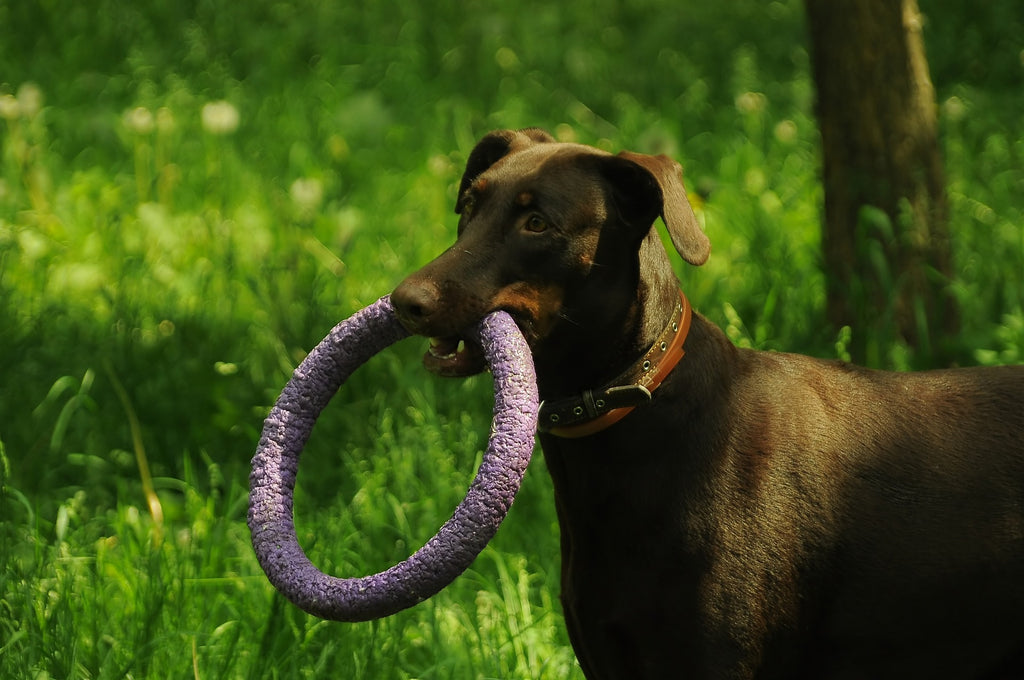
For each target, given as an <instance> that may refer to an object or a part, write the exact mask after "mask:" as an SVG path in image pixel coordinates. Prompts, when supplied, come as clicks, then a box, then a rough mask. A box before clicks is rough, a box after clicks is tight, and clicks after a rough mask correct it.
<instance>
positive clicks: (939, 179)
mask: <svg viewBox="0 0 1024 680" xmlns="http://www.w3.org/2000/svg"><path fill="white" fill-rule="evenodd" d="M805 5H806V9H807V17H808V24H809V29H810V38H811V57H812V69H813V75H814V80H815V85H816V88H817V102H816V103H817V110H816V113H817V117H818V123H819V126H820V130H821V141H822V152H823V180H824V186H825V224H824V230H823V238H822V246H823V251H824V262H825V267H826V281H827V314H828V320H829V321H830V323H831V324H833V326H834V327H835V328H839V327H841V326H851V327H852V329H853V343H852V345H851V348H850V349H851V353H852V354H853V358H854V360H856V361H861V362H866V363H876V364H877V363H885V358H884V356H883V355H882V353H883V350H882V347H883V346H884V344H885V343H890V342H892V341H899V340H903V341H905V342H906V343H907V344H908V345H909V346H910V347H912V348H913V349H914V351H915V355H916V356H915V363H917V364H927V363H932V362H934V361H936V360H938V355H937V352H938V351H939V348H940V347H941V346H942V345H943V344H945V340H947V339H949V338H950V337H952V336H953V334H955V333H956V331H957V328H958V324H959V321H958V316H959V315H958V313H957V309H956V304H955V301H954V299H953V298H952V296H951V295H950V294H949V291H948V283H949V279H950V278H951V275H952V261H951V255H950V243H949V205H948V201H947V198H946V193H945V176H944V171H943V165H942V157H941V153H940V150H939V144H938V132H937V122H936V105H935V92H934V90H933V88H932V83H931V80H930V77H929V74H928V64H927V61H926V59H925V52H924V40H923V38H922V35H921V15H920V12H919V10H918V7H917V2H916V0H805Z"/></svg>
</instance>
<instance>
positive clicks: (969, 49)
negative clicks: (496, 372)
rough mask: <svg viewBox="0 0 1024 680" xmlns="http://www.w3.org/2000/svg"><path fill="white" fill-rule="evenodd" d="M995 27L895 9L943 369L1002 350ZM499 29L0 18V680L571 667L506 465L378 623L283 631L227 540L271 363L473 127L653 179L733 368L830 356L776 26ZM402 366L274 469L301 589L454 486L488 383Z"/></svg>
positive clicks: (790, 60) (678, 15)
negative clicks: (295, 464) (749, 355)
mask: <svg viewBox="0 0 1024 680" xmlns="http://www.w3.org/2000/svg"><path fill="white" fill-rule="evenodd" d="M1015 3H1016V0H1004V1H1002V2H991V3H987V4H986V5H985V7H984V8H981V9H979V8H978V7H977V6H976V4H970V3H966V2H960V1H959V0H958V1H953V0H934V1H929V0H921V5H922V8H923V9H924V10H925V12H926V13H928V16H929V23H928V25H927V30H926V39H927V40H928V44H929V50H930V58H931V61H932V69H933V78H934V80H935V83H936V86H937V90H938V93H939V105H940V108H941V114H942V126H943V127H942V129H943V145H944V149H945V155H946V161H947V170H948V175H949V191H950V196H951V200H952V206H953V219H954V224H953V231H954V238H955V250H956V263H957V271H958V277H957V279H956V280H955V281H954V282H952V284H951V285H953V286H954V290H955V291H956V292H957V295H958V298H959V299H960V300H961V302H962V305H963V319H964V322H963V328H964V330H963V333H962V337H961V338H960V339H959V341H960V342H959V347H960V357H961V359H960V361H961V363H964V364H969V363H1005V362H1021V361H1024V229H1022V225H1024V214H1022V213H1024V201H1022V200H1021V196H1024V116H1021V111H1022V110H1024V87H1022V85H1024V42H1022V40H1021V38H1020V36H1021V35H1024V24H1022V22H1024V19H1022V17H1021V16H1020V12H1019V8H1017V6H1016V4H1015ZM503 5H504V3H501V4H492V3H483V2H463V3H450V4H447V5H436V4H435V5H432V6H429V8H428V5H427V4H424V3H413V2H397V3H394V4H391V5H381V4H378V5H375V6H374V8H373V9H361V8H360V7H359V6H358V5H357V4H350V3H341V2H335V3H327V2H320V1H318V0H295V1H294V2H289V3H282V2H270V1H268V0H256V1H254V2H250V3H245V4H241V3H234V4H231V3H221V2H199V1H192V2H174V3H171V2H166V1H165V0H157V1H156V2H152V3H131V2H127V1H126V0H96V2H93V3H88V7H87V6H86V5H83V4H81V3H73V2H70V1H68V0H53V1H52V2H46V3H29V2H0V520H2V523H0V677H4V678H8V677H9V678H62V679H63V678H122V677H131V678H164V677H166V678H183V677H189V678H202V679H204V680H206V679H213V678H263V677H267V678H310V677H340V678H368V679H378V678H580V677H582V675H581V673H580V672H579V669H578V668H577V667H576V666H575V660H574V657H573V654H572V651H571V649H570V647H569V644H568V640H567V638H566V634H565V632H564V628H563V623H562V619H561V613H560V609H559V606H558V602H557V594H558V569H559V566H558V538H557V525H556V520H555V517H554V510H553V504H552V500H551V490H550V482H549V480H548V478H547V473H546V471H545V469H544V466H543V462H542V461H540V460H539V459H538V460H537V461H536V462H535V463H534V464H533V465H532V466H531V469H530V470H529V471H528V474H527V478H526V480H525V483H524V485H523V489H522V492H521V493H520V496H519V498H518V499H517V501H516V504H515V506H514V507H513V510H512V512H511V513H510V516H509V518H508V520H507V521H506V523H505V525H504V526H503V527H502V529H501V530H500V532H499V534H498V536H497V537H496V539H495V540H494V541H493V542H492V544H491V545H490V546H489V547H488V548H487V549H486V550H485V551H484V553H483V554H482V555H481V556H480V558H479V559H478V560H477V561H476V562H475V563H474V565H473V566H472V568H471V569H470V570H469V571H468V572H467V573H466V574H465V575H463V576H462V577H460V578H459V579H457V580H456V582H455V583H454V584H453V585H452V586H451V587H449V588H448V589H446V590H445V591H443V592H442V593H441V594H440V595H438V596H437V597H435V598H434V599H432V600H430V601H428V602H425V603H423V604H421V605H418V606H417V607H415V608H413V609H411V610H408V611H406V612H403V613H400V614H398V615H396V616H393V617H390V618H387V619H384V620H381V621H376V622H372V623H365V624H356V625H352V624H339V623H329V622H323V621H319V620H316V619H313V618H311V617H309V616H307V615H305V614H303V613H301V612H300V611H298V610H297V609H295V608H294V607H292V606H291V605H290V604H288V603H287V602H285V601H284V600H283V599H282V598H281V597H280V596H278V595H276V594H275V593H274V591H273V589H272V588H271V587H270V586H269V584H268V583H267V581H266V578H265V577H264V575H263V573H262V572H261V571H260V568H259V566H258V564H257V563H256V561H255V557H254V555H253V554H252V549H251V546H250V544H249V535H248V530H247V528H246V527H245V513H246V507H247V498H246V495H247V474H248V465H249V459H250V457H251V455H252V452H253V450H254V448H255V445H256V440H257V438H258V435H259V431H260V427H261V424H262V419H263V417H264V415H265V414H266V412H267V410H268V408H269V406H270V404H271V403H272V402H273V401H274V399H275V398H276V396H277V394H278V392H279V391H280V389H281V387H282V386H283V385H284V383H285V381H286V380H287V378H288V376H289V375H290V372H291V370H292V368H293V367H294V366H295V365H296V364H297V363H298V361H300V360H301V358H302V357H303V356H304V354H305V352H306V351H307V350H308V349H309V348H310V347H312V346H313V345H314V344H315V343H316V342H317V341H319V339H320V338H322V337H323V336H324V335H325V334H326V332H327V331H328V330H329V329H330V328H331V326H333V325H334V324H335V323H336V322H337V321H339V320H341V319H343V318H345V317H347V316H348V315H349V314H351V313H352V312H353V311H355V310H357V309H359V308H361V307H363V306H365V305H366V304H369V303H370V302H372V301H373V300H375V299H376V298H377V297H379V296H380V295H382V294H384V293H387V292H389V291H390V290H391V289H392V288H393V287H394V286H395V285H396V284H397V283H398V281H400V280H401V279H402V277H403V276H404V274H405V273H407V272H409V271H411V270H413V269H414V268H415V267H417V266H419V265H420V264H422V263H424V262H426V261H427V260H428V259H430V258H431V257H432V256H433V255H434V254H436V253H438V252H440V251H441V250H442V249H443V248H444V247H445V246H446V245H447V244H448V243H450V242H451V240H452V238H453V234H454V223H455V220H454V216H453V214H452V208H453V205H454V198H455V196H454V192H455V187H456V186H457V183H458V179H459V177H460V175H461V170H462V165H463V163H464V161H465V158H466V155H467V153H468V152H469V150H470V149H471V148H472V146H473V144H474V142H475V141H476V139H477V138H478V137H479V136H481V135H482V134H483V133H485V132H486V131H488V130H490V129H492V128H497V127H523V126H527V125H540V126H544V127H547V128H548V129H550V130H552V131H553V132H554V133H555V134H556V135H557V136H559V137H560V138H562V139H566V140H570V139H573V140H578V141H582V142H586V143H590V144H596V145H599V146H602V147H606V148H609V149H621V148H630V149H633V150H636V151H644V152H652V153H653V152H664V153H668V154H670V155H672V156H674V157H675V158H677V159H678V160H679V161H680V162H682V163H683V165H684V167H685V168H686V178H687V182H688V185H689V188H690V190H691V192H692V194H693V199H694V203H695V205H696V206H697V208H698V210H699V212H700V216H701V218H702V219H703V220H704V222H705V224H706V227H707V231H708V233H709V235H710V236H711V239H712V243H713V244H714V254H713V256H712V259H711V261H710V262H709V263H708V264H707V265H706V266H704V267H702V268H700V269H699V270H697V269H691V270H684V269H683V267H682V265H680V268H679V271H680V275H681V277H682V280H683V282H684V287H685V289H686V290H687V293H688V295H689V296H690V298H691V299H692V300H693V301H694V303H695V305H696V307H697V308H698V309H699V310H700V311H702V312H703V313H704V314H706V315H708V316H709V317H711V318H712V319H713V320H715V321H716V322H718V323H720V324H721V325H722V326H723V327H724V328H726V329H727V331H728V332H729V334H730V336H731V337H732V338H733V339H734V340H735V341H736V342H737V343H740V344H744V345H749V346H756V347H761V348H767V349H786V350H793V351H802V352H807V353H811V354H815V355H818V356H842V355H843V354H844V352H845V349H844V348H845V343H846V342H847V341H848V337H849V336H848V332H850V331H846V332H843V333H840V334H839V335H838V336H837V335H836V334H835V333H834V332H831V331H827V330H825V329H824V324H823V316H824V315H823V303H824V294H823V283H822V274H821V271H820V268H819V263H820V257H819V252H818V246H819V217H820V207H821V200H822V196H821V187H820V184H819V181H818V175H817V173H818V159H817V141H818V140H817V132H816V129H815V123H814V120H813V116H812V106H813V89H812V83H811V81H810V79H809V74H808V57H807V53H806V47H805V42H806V41H805V40H804V35H803V30H804V29H803V24H802V13H801V8H800V3H799V2H795V1H793V0H786V1H784V2H771V3H765V2H760V1H758V0H737V1H736V2H732V3H712V5H714V6H710V7H709V6H708V3H683V4H682V5H680V4H679V3H674V4H673V3H667V2H643V3H635V4H634V5H631V6H630V7H629V8H627V7H623V6H620V5H618V4H616V3H613V2H610V1H609V0H595V1H594V2H588V3H578V4H572V3H569V4H559V3H555V4H551V3H539V2H533V0H529V1H527V2H525V3H523V2H518V3H516V4H515V5H514V7H513V6H512V5H511V4H509V5H508V7H504V6H503ZM852 332H856V330H855V329H854V330H853V331H852ZM878 347H879V348H880V349H879V351H878V353H877V356H878V362H877V363H879V364H880V365H884V366H888V367H895V368H904V367H906V366H908V365H909V363H910V362H909V356H908V352H909V351H908V350H907V349H906V348H903V347H900V346H899V345H898V344H889V343H886V342H884V339H880V340H879V343H878ZM422 350H423V344H422V343H421V342H419V341H416V340H409V341H405V342H403V343H401V344H399V345H398V346H396V347H395V348H393V349H392V350H389V351H387V352H384V353H382V354H380V355H379V356H377V357H376V358H375V359H374V360H373V361H371V362H370V363H369V364H368V365H367V366H366V367H364V368H363V369H361V370H360V371H359V372H357V373H356V374H355V375H354V376H353V378H352V379H351V380H350V381H349V383H348V384H346V385H345V386H344V387H343V389H342V392H341V394H340V395H339V397H338V398H337V399H336V400H335V401H334V402H333V404H332V406H331V408H330V409H329V410H328V411H327V412H326V413H325V415H324V416H323V417H322V418H321V422H320V423H319V424H318V426H317V429H316V431H315V432H314V437H313V439H312V441H311V442H310V444H309V446H308V447H307V450H306V453H305V454H304V455H305V457H304V467H303V470H302V473H301V474H300V479H299V489H298V492H297V523H298V526H299V532H300V535H301V538H302V542H303V545H304V546H305V547H306V548H307V550H308V552H309V553H310V556H311V557H312V559H313V560H314V562H316V563H317V564H318V565H319V566H321V568H323V569H324V570H325V571H328V572H330V573H336V574H339V575H361V574H365V573H370V572H373V571H378V570H380V569H382V568H384V567H387V566H389V565H391V564H393V563H394V562H396V561H398V560H400V559H403V558H404V557H406V556H407V555H408V554H409V553H410V552H411V551H412V550H414V549H416V548H417V547H419V545H420V544H421V543H422V542H423V541H425V540H426V539H427V538H429V537H430V536H431V535H432V534H433V533H434V531H435V530H436V529H437V527H438V526H440V524H441V523H442V522H443V521H444V520H445V519H447V517H448V516H449V514H450V513H451V511H452V509H453V508H454V507H455V505H456V504H457V503H458V501H459V500H460V498H461V495H462V493H463V492H464V491H465V489H466V487H467V485H468V483H469V481H470V479H471V477H472V475H473V473H474V471H475V467H476V464H477V462H478V460H479V456H480V453H481V451H482V449H483V447H484V445H485V443H486V436H487V432H488V422H489V417H490V409H491V403H492V400H491V392H490V385H489V380H488V378H487V377H485V376H483V377H478V378H473V379H470V380H465V381H443V380H439V379H436V378H433V377H431V376H429V375H428V374H426V372H425V371H424V370H423V369H422V367H421V365H420V364H419V360H418V356H419V354H420V353H421V352H422Z"/></svg>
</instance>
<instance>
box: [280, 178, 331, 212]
mask: <svg viewBox="0 0 1024 680" xmlns="http://www.w3.org/2000/svg"><path fill="white" fill-rule="evenodd" d="M288 193H289V195H291V197H292V202H294V203H295V207H296V208H298V209H299V211H300V212H302V213H305V214H311V213H314V212H316V210H317V208H319V207H320V203H321V202H323V200H324V183H323V182H321V181H320V180H318V179H316V178H315V177H300V178H299V179H297V180H295V181H294V182H292V185H291V187H290V188H289V189H288Z"/></svg>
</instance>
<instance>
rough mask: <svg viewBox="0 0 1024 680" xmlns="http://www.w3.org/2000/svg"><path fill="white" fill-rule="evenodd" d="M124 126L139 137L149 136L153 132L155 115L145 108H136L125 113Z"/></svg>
mask: <svg viewBox="0 0 1024 680" xmlns="http://www.w3.org/2000/svg"><path fill="white" fill-rule="evenodd" d="M124 124H125V126H126V127H127V128H128V129H129V130H131V131H132V132H134V133H135V134H137V135H148V134H149V133H150V132H152V131H153V113H152V112H151V111H150V110H149V109H147V108H146V107H145V106H136V107H135V108H134V109H131V110H130V111H126V112H125V114H124Z"/></svg>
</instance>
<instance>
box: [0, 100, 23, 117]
mask: <svg viewBox="0 0 1024 680" xmlns="http://www.w3.org/2000/svg"><path fill="white" fill-rule="evenodd" d="M20 116H21V106H19V105H18V98H17V97H15V96H14V95H13V94H5V95H2V96H0V118H6V119H7V120H17V119H18V118H19V117H20Z"/></svg>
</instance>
